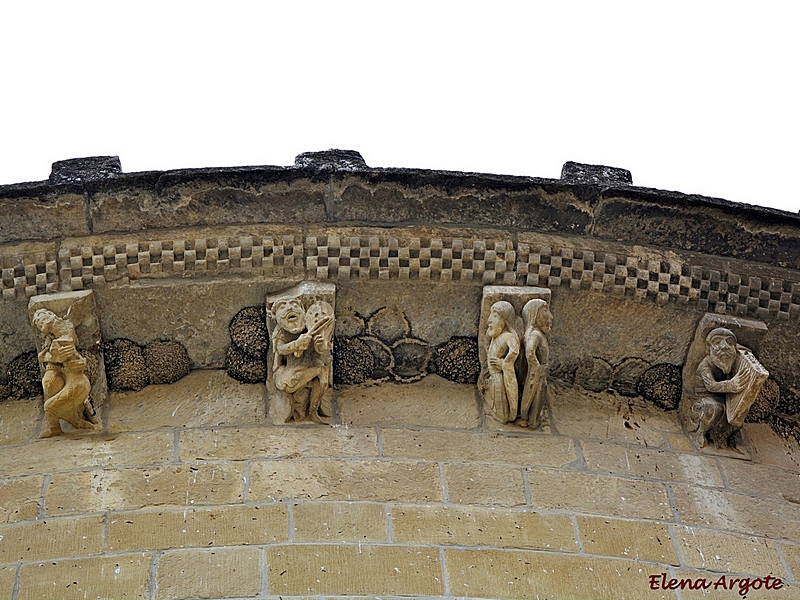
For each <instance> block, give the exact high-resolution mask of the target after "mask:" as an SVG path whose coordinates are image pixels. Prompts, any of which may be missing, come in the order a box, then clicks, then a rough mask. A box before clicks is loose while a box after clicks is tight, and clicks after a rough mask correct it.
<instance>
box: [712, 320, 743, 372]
mask: <svg viewBox="0 0 800 600" xmlns="http://www.w3.org/2000/svg"><path fill="white" fill-rule="evenodd" d="M706 344H708V352H709V356H710V357H711V362H712V363H714V366H716V367H717V368H719V369H721V370H722V372H723V373H725V374H728V373H730V372H731V369H732V368H733V362H734V361H735V360H736V336H735V335H734V334H733V332H732V331H731V330H730V329H725V328H724V327H717V328H716V329H714V330H712V331H711V332H710V333H709V334H708V335H707V336H706Z"/></svg>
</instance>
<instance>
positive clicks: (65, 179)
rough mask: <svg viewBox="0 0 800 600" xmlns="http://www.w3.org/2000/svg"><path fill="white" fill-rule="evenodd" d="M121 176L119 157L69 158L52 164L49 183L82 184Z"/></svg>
mask: <svg viewBox="0 0 800 600" xmlns="http://www.w3.org/2000/svg"><path fill="white" fill-rule="evenodd" d="M121 174H122V163H120V161H119V156H88V157H86V158H70V159H67V160H59V161H57V162H54V163H53V167H52V169H51V171H50V179H49V180H48V181H49V183H51V184H53V185H56V184H63V183H82V182H84V181H97V180H100V179H111V178H113V177H117V176H119V175H121Z"/></svg>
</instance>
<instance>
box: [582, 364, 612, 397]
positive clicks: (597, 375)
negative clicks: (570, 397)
mask: <svg viewBox="0 0 800 600" xmlns="http://www.w3.org/2000/svg"><path fill="white" fill-rule="evenodd" d="M612 372H613V368H612V366H611V365H610V364H609V363H608V361H605V360H603V359H602V358H597V357H594V358H587V359H586V360H584V361H583V362H581V363H580V364H579V365H578V368H577V369H576V370H575V384H576V385H579V386H581V387H582V388H584V389H587V390H590V391H592V392H604V391H605V390H607V389H608V387H609V385H610V384H611V374H612Z"/></svg>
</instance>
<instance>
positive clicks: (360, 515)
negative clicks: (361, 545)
mask: <svg viewBox="0 0 800 600" xmlns="http://www.w3.org/2000/svg"><path fill="white" fill-rule="evenodd" d="M292 510H293V513H294V541H296V542H386V541H388V538H387V528H386V511H385V510H384V507H383V506H382V505H380V504H371V503H368V502H301V503H300V504H297V505H295V506H294V507H293V509H292Z"/></svg>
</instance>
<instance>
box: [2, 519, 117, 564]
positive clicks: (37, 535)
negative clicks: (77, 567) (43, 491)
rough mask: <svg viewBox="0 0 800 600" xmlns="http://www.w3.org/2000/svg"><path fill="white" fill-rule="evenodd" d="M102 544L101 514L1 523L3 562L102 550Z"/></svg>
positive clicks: (87, 553)
mask: <svg viewBox="0 0 800 600" xmlns="http://www.w3.org/2000/svg"><path fill="white" fill-rule="evenodd" d="M102 545H103V517H102V516H100V515H98V516H92V517H72V518H55V519H47V520H44V521H26V522H21V523H13V524H9V525H0V564H2V563H6V564H8V563H15V562H18V561H35V560H49V559H52V558H68V557H78V556H87V555H90V554H99V553H100V550H101V549H102Z"/></svg>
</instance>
